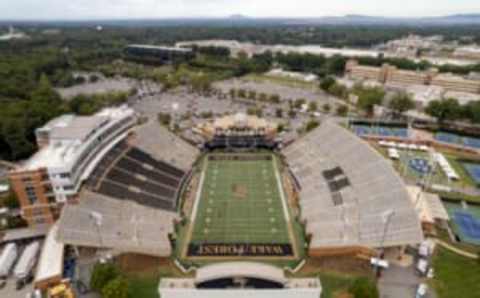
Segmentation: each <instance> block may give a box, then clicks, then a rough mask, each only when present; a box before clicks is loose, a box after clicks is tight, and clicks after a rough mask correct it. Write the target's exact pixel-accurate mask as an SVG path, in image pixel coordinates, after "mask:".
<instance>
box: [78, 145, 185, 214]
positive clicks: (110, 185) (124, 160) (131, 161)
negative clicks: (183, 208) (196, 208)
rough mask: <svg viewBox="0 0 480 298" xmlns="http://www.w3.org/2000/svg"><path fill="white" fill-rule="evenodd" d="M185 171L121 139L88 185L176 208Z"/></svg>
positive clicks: (144, 202) (106, 192) (156, 205)
mask: <svg viewBox="0 0 480 298" xmlns="http://www.w3.org/2000/svg"><path fill="white" fill-rule="evenodd" d="M186 174H187V173H186V172H185V171H183V170H180V169H177V168H176V167H174V166H171V165H169V164H167V163H165V162H163V161H159V160H157V159H155V158H154V157H152V156H151V155H150V154H148V153H146V152H143V151H142V150H140V149H138V148H135V147H128V146H127V145H126V144H124V143H121V144H120V145H118V146H116V147H115V148H113V149H112V150H111V151H110V152H109V153H108V154H107V155H106V156H105V157H104V158H103V159H102V161H101V162H100V163H99V164H98V166H97V167H96V168H95V170H94V172H93V173H92V175H91V177H90V179H89V181H88V182H87V185H88V187H89V188H90V189H91V190H92V191H96V192H99V193H102V194H104V195H107V196H110V197H112V198H117V199H121V200H132V201H135V202H137V203H139V204H141V205H145V206H150V207H154V208H160V209H165V210H171V211H173V210H175V209H176V206H177V196H178V193H179V191H180V188H181V186H182V181H183V180H184V178H185V176H186Z"/></svg>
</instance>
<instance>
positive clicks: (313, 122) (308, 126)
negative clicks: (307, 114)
mask: <svg viewBox="0 0 480 298" xmlns="http://www.w3.org/2000/svg"><path fill="white" fill-rule="evenodd" d="M319 125H320V123H319V122H318V121H317V120H315V119H310V120H309V121H308V122H307V124H306V125H305V131H306V132H310V131H312V130H314V129H315V128H317V127H318V126H319Z"/></svg>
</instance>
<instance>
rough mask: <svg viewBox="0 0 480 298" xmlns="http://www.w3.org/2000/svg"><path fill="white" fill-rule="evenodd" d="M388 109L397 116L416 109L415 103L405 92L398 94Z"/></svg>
mask: <svg viewBox="0 0 480 298" xmlns="http://www.w3.org/2000/svg"><path fill="white" fill-rule="evenodd" d="M388 107H389V108H390V109H392V111H393V112H394V114H395V115H397V116H401V115H403V113H405V112H407V111H409V110H412V109H413V108H415V102H414V101H413V99H412V98H411V97H410V96H409V95H408V94H407V93H405V92H401V93H397V94H395V96H394V97H393V98H392V100H391V101H390V102H389V103H388Z"/></svg>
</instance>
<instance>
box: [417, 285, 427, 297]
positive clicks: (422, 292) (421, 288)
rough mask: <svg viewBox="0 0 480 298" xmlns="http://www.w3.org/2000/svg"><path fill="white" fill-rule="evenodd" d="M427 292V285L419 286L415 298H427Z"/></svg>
mask: <svg viewBox="0 0 480 298" xmlns="http://www.w3.org/2000/svg"><path fill="white" fill-rule="evenodd" d="M427 292H428V286H427V285H426V284H419V285H418V288H417V293H416V295H415V298H425V297H427Z"/></svg>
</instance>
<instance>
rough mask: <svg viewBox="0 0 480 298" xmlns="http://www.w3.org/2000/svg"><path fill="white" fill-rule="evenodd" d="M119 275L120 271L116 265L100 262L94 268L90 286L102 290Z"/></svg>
mask: <svg viewBox="0 0 480 298" xmlns="http://www.w3.org/2000/svg"><path fill="white" fill-rule="evenodd" d="M118 276H119V271H118V269H117V267H115V265H113V264H110V263H107V264H101V263H98V264H96V265H95V267H94V268H93V272H92V277H91V279H90V287H91V288H92V289H93V290H96V291H98V292H100V291H102V290H103V288H104V287H105V286H106V285H107V284H108V283H109V282H110V281H112V280H114V279H116V278H117V277H118Z"/></svg>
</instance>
